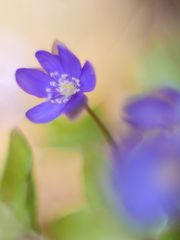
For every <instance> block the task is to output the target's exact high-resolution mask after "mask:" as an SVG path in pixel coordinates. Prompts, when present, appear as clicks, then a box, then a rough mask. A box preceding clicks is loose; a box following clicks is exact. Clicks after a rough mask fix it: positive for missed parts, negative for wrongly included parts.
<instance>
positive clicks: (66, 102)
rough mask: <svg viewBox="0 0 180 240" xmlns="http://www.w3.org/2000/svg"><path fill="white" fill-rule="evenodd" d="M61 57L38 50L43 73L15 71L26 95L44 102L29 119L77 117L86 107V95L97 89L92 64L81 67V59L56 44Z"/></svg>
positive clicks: (38, 58)
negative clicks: (63, 116) (63, 115)
mask: <svg viewBox="0 0 180 240" xmlns="http://www.w3.org/2000/svg"><path fill="white" fill-rule="evenodd" d="M56 48H57V52H58V54H57V55H56V54H52V53H49V52H47V51H43V50H40V51H37V52H36V58H37V60H38V61H39V63H40V65H41V66H42V68H43V69H44V71H43V70H39V69H32V68H20V69H18V70H17V71H16V81H17V83H18V85H19V86H20V87H21V88H22V89H23V90H24V91H25V92H27V93H29V94H31V95H34V96H36V97H39V98H44V99H45V101H44V102H43V103H41V104H39V105H37V106H35V107H33V108H32V109H30V110H29V111H27V112H26V116H27V118H28V119H29V120H31V121H32V122H34V123H48V122H50V121H52V120H54V119H55V118H57V117H58V116H60V115H61V114H65V115H67V116H68V117H69V118H74V117H76V116H77V114H78V113H80V112H81V111H82V109H83V108H84V107H85V106H86V104H87V98H86V96H85V95H84V92H90V91H92V90H93V89H94V88H95V84H96V76H95V72H94V68H93V66H92V65H91V63H90V62H89V61H86V62H85V64H84V65H83V67H81V64H80V61H79V59H78V58H77V57H76V56H75V55H74V54H73V53H72V52H71V51H70V50H69V49H68V48H67V47H66V46H65V45H63V44H61V43H58V44H57V45H56Z"/></svg>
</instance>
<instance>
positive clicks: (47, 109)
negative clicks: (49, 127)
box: [26, 102, 65, 123]
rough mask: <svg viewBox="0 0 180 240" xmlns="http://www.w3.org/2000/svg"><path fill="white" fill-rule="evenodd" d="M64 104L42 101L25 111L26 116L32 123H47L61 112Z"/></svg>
mask: <svg viewBox="0 0 180 240" xmlns="http://www.w3.org/2000/svg"><path fill="white" fill-rule="evenodd" d="M64 106H65V104H58V103H51V102H44V103H41V104H39V105H37V106H35V107H33V108H31V109H30V110H29V111H27V112H26V117H27V118H28V119H29V120H30V121H32V122H34V123H48V122H51V121H52V120H54V119H55V118H57V117H58V116H59V115H60V114H62V113H63V110H64Z"/></svg>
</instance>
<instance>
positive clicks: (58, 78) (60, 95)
mask: <svg viewBox="0 0 180 240" xmlns="http://www.w3.org/2000/svg"><path fill="white" fill-rule="evenodd" d="M50 76H51V77H52V78H53V79H54V80H53V81H51V82H50V87H49V88H47V89H46V92H47V101H50V102H51V103H59V104H61V103H66V102H68V101H69V100H70V98H71V97H72V96H73V95H74V94H76V93H78V92H79V91H80V80H79V79H78V78H75V77H70V76H69V75H68V74H62V75H59V74H58V73H57V72H53V73H51V74H50Z"/></svg>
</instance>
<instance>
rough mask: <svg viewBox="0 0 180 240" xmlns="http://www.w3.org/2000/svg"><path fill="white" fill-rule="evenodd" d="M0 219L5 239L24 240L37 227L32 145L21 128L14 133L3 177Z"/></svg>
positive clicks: (1, 230)
mask: <svg viewBox="0 0 180 240" xmlns="http://www.w3.org/2000/svg"><path fill="white" fill-rule="evenodd" d="M0 219H1V222H2V223H0V239H2V240H15V239H18V240H19V239H23V236H24V235H26V234H27V233H28V234H30V233H31V232H34V231H36V230H37V222H36V206H35V190H34V183H33V178H32V153H31V149H30V147H29V144H28V143H27V141H26V140H25V138H24V137H23V135H22V134H21V133H20V132H19V131H18V130H14V131H13V132H12V134H11V137H10V144H9V151H8V155H7V159H6V163H5V168H4V172H3V175H2V178H1V185H0ZM2 219H4V220H2ZM3 221H4V222H3ZM7 229H8V231H7ZM13 234H14V237H12V236H13ZM11 235H12V236H11ZM2 236H3V237H2ZM16 236H17V237H16ZM20 236H21V238H20Z"/></svg>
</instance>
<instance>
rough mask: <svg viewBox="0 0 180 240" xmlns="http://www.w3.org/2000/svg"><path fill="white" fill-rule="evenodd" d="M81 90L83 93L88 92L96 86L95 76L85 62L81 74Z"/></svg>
mask: <svg viewBox="0 0 180 240" xmlns="http://www.w3.org/2000/svg"><path fill="white" fill-rule="evenodd" d="M80 80H81V90H82V91H83V92H90V91H92V90H93V89H94V88H95V85H96V74H95V71H94V68H93V66H92V64H91V63H90V62H89V61H86V62H85V64H84V66H83V68H82V72H81V76H80Z"/></svg>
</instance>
